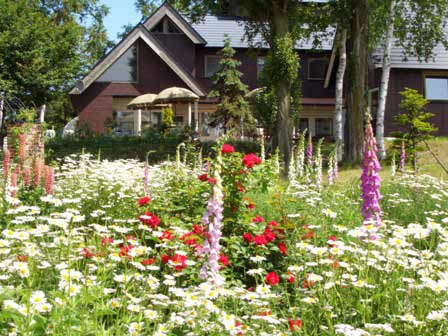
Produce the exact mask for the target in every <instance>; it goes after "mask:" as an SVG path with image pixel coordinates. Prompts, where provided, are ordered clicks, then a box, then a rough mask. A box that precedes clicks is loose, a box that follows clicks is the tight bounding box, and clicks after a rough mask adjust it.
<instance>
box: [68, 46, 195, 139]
mask: <svg viewBox="0 0 448 336" xmlns="http://www.w3.org/2000/svg"><path fill="white" fill-rule="evenodd" d="M138 43H139V49H138V50H139V59H138V83H99V82H95V83H93V84H92V85H91V86H90V87H88V88H87V89H86V90H85V91H84V92H83V93H82V94H81V95H72V96H71V99H72V102H73V105H74V106H75V109H76V110H77V112H78V114H79V116H80V119H81V120H83V121H85V122H87V124H88V125H89V127H90V128H91V129H92V130H93V131H95V132H103V131H104V122H105V121H106V120H107V118H110V117H112V100H113V97H119V96H122V97H136V96H138V95H140V94H143V93H159V92H160V91H162V90H163V89H166V88H167V87H171V86H180V87H186V84H185V83H184V82H183V81H182V79H180V78H179V77H178V76H177V75H176V74H175V73H174V71H173V70H171V68H170V67H168V65H166V63H165V62H164V61H163V60H162V59H161V58H160V57H159V56H158V55H157V54H156V53H155V52H154V51H152V50H151V48H149V47H148V46H147V45H146V44H145V43H144V42H143V41H140V40H139V42H138Z"/></svg>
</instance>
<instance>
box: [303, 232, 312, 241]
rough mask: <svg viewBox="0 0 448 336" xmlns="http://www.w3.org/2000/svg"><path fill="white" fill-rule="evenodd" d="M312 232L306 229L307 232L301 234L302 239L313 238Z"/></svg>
mask: <svg viewBox="0 0 448 336" xmlns="http://www.w3.org/2000/svg"><path fill="white" fill-rule="evenodd" d="M313 236H314V233H313V231H308V232H307V233H305V235H304V236H303V238H304V239H311V238H313Z"/></svg>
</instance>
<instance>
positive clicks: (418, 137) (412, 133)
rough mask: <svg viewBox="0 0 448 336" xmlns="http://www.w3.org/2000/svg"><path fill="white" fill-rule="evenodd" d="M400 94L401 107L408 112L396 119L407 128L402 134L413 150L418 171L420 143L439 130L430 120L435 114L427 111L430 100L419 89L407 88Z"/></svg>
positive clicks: (415, 169)
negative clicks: (426, 107)
mask: <svg viewBox="0 0 448 336" xmlns="http://www.w3.org/2000/svg"><path fill="white" fill-rule="evenodd" d="M400 94H401V96H402V97H403V99H402V101H401V103H400V107H401V108H402V109H404V110H405V111H406V113H401V114H399V115H397V116H396V117H395V120H396V122H397V124H398V125H400V126H401V127H403V128H404V129H405V132H404V133H403V134H402V135H403V138H404V139H405V140H406V141H407V142H408V144H409V146H410V148H411V150H412V156H413V162H414V171H417V152H418V149H419V147H418V145H419V143H421V142H422V141H424V140H427V139H429V138H430V136H431V133H434V132H435V131H437V128H436V127H434V125H432V124H431V123H430V121H429V120H430V119H431V117H433V116H434V114H432V113H429V112H426V111H425V106H426V105H427V104H428V100H426V99H425V98H424V97H423V96H422V95H421V94H420V93H419V92H418V91H417V90H414V89H410V88H406V89H405V90H404V91H402V92H400Z"/></svg>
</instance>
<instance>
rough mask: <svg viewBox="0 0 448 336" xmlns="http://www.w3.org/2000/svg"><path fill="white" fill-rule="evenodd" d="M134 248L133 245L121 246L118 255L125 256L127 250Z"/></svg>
mask: <svg viewBox="0 0 448 336" xmlns="http://www.w3.org/2000/svg"><path fill="white" fill-rule="evenodd" d="M133 248H134V245H128V246H123V247H121V248H120V256H122V257H127V256H128V252H129V251H130V250H132V249H133Z"/></svg>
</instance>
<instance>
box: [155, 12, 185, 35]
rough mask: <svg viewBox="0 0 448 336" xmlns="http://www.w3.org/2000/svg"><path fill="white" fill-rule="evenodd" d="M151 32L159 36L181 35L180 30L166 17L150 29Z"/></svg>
mask: <svg viewBox="0 0 448 336" xmlns="http://www.w3.org/2000/svg"><path fill="white" fill-rule="evenodd" d="M151 32H152V33H159V34H181V31H180V29H179V28H177V26H176V25H175V24H174V22H173V21H171V20H170V19H169V18H168V17H166V16H165V17H164V18H163V19H162V20H160V22H159V23H158V24H156V25H155V26H154V28H153V29H151Z"/></svg>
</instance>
